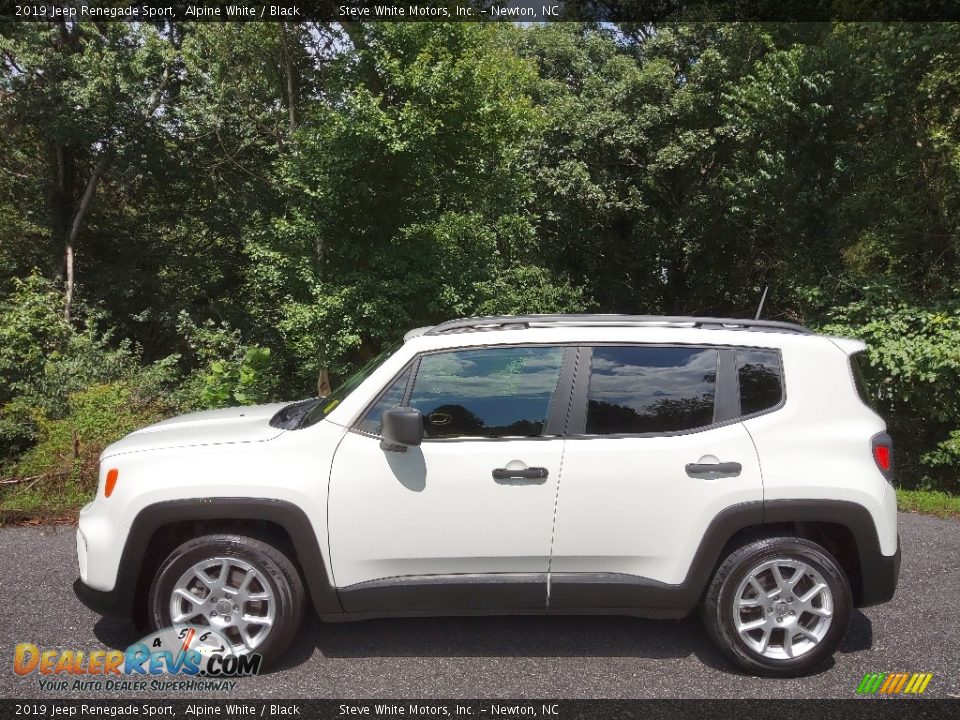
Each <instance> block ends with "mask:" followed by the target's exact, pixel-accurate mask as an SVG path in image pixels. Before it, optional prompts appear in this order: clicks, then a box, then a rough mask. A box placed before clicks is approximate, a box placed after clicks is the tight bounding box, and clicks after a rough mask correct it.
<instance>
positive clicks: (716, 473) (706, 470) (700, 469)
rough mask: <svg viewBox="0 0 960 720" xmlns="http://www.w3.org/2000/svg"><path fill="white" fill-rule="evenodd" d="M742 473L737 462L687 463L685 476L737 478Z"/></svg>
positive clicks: (740, 466)
mask: <svg viewBox="0 0 960 720" xmlns="http://www.w3.org/2000/svg"><path fill="white" fill-rule="evenodd" d="M741 472H743V465H741V464H740V463H738V462H722V463H687V475H689V476H690V477H705V476H707V475H712V476H713V477H737V476H738V475H739V474H740V473H741Z"/></svg>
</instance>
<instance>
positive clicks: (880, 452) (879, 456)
mask: <svg viewBox="0 0 960 720" xmlns="http://www.w3.org/2000/svg"><path fill="white" fill-rule="evenodd" d="M873 459H874V460H876V461H877V467H878V468H880V469H881V470H883V471H884V472H887V471H889V470H890V448H888V447H887V446H886V445H876V446H874V448H873Z"/></svg>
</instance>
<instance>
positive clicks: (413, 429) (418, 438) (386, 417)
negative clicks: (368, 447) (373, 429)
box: [380, 407, 423, 452]
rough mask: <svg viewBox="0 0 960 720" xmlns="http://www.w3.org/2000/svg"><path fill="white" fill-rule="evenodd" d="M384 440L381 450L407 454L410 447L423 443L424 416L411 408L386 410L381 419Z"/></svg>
mask: <svg viewBox="0 0 960 720" xmlns="http://www.w3.org/2000/svg"><path fill="white" fill-rule="evenodd" d="M380 424H381V432H382V433H383V440H381V441H380V448H381V449H382V450H387V451H389V452H406V451H407V447H408V446H410V445H419V444H420V443H421V442H422V441H423V415H421V414H420V411H419V410H416V409H414V408H411V407H398V408H390V409H389V410H384V411H383V415H382V416H381V417H380Z"/></svg>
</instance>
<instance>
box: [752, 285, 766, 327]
mask: <svg viewBox="0 0 960 720" xmlns="http://www.w3.org/2000/svg"><path fill="white" fill-rule="evenodd" d="M769 289H770V286H769V285H764V286H763V295H761V296H760V304H759V305H757V314H756V315H755V316H754V318H753V319H754V320H759V319H760V313H762V312H763V304H764V303H765V302H766V301H767V290H769Z"/></svg>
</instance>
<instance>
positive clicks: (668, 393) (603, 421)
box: [586, 346, 719, 435]
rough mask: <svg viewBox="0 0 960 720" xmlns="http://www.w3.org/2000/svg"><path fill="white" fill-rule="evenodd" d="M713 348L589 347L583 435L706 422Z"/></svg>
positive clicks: (665, 429) (709, 410)
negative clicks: (590, 360)
mask: <svg viewBox="0 0 960 720" xmlns="http://www.w3.org/2000/svg"><path fill="white" fill-rule="evenodd" d="M718 357H719V352H718V351H717V350H705V349H701V348H684V347H629V346H627V347H595V348H593V362H592V365H591V369H590V385H589V389H588V391H587V401H588V405H587V427H586V432H587V434H588V435H613V434H618V433H629V434H639V433H666V432H677V431H682V430H692V429H695V428H699V427H703V426H705V425H710V424H711V423H712V422H713V403H714V396H715V394H716V384H717V360H718Z"/></svg>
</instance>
